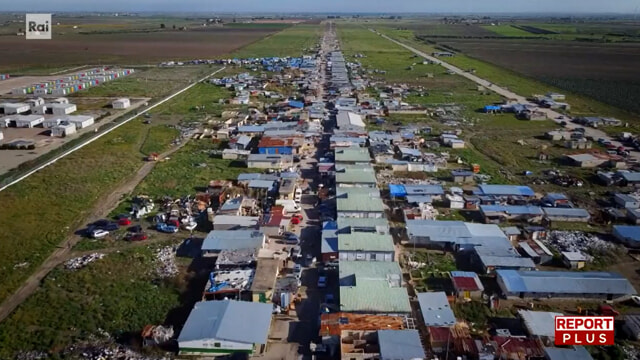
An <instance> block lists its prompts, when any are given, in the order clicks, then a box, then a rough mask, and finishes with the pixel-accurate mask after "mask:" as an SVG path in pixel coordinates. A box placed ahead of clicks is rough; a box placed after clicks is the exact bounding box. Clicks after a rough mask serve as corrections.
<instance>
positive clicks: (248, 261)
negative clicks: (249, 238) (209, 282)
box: [216, 248, 258, 269]
mask: <svg viewBox="0 0 640 360" xmlns="http://www.w3.org/2000/svg"><path fill="white" fill-rule="evenodd" d="M257 259H258V248H247V249H225V250H222V251H220V253H219V254H218V257H217V258H216V268H222V269H224V268H236V267H243V266H244V267H247V266H253V265H255V263H256V260H257Z"/></svg>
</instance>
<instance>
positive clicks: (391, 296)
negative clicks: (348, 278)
mask: <svg viewBox="0 0 640 360" xmlns="http://www.w3.org/2000/svg"><path fill="white" fill-rule="evenodd" d="M340 310H341V311H345V312H360V313H371V314H376V313H378V314H401V313H411V305H410V304H409V294H408V293H407V289H406V288H403V287H389V283H388V282H387V281H381V280H361V281H358V283H357V286H341V287H340Z"/></svg>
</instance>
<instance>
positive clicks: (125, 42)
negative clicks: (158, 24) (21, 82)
mask: <svg viewBox="0 0 640 360" xmlns="http://www.w3.org/2000/svg"><path fill="white" fill-rule="evenodd" d="M55 29H56V28H55V27H54V35H53V39H52V40H49V41H45V42H33V41H27V40H25V39H24V38H23V37H19V36H2V39H1V40H0V51H2V52H3V53H5V57H4V61H3V64H4V65H3V66H2V67H0V71H2V72H9V71H10V72H12V73H21V72H28V71H30V70H33V69H34V68H37V69H42V70H46V68H52V69H55V68H59V67H61V66H63V65H64V66H66V67H72V66H78V65H86V64H127V65H129V64H138V63H143V64H149V63H151V64H155V63H158V62H161V61H167V60H180V59H199V58H215V57H219V56H221V55H223V54H227V53H229V52H232V51H234V50H237V49H239V48H241V47H243V46H246V45H248V44H251V43H253V42H256V41H257V40H260V39H261V38H263V37H265V36H266V35H269V34H272V33H274V32H277V31H278V30H281V29H282V28H279V27H273V26H259V27H258V26H256V27H210V28H205V29H197V30H187V31H179V30H173V29H166V30H163V31H159V30H158V31H155V30H154V31H149V32H142V31H140V32H127V33H125V34H123V32H122V31H117V32H106V33H105V32H96V33H80V32H76V33H70V32H69V33H64V34H58V33H56V30H55Z"/></svg>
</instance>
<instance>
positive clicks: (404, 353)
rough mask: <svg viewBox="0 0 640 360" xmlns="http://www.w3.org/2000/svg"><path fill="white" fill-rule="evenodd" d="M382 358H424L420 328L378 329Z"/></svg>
mask: <svg viewBox="0 0 640 360" xmlns="http://www.w3.org/2000/svg"><path fill="white" fill-rule="evenodd" d="M378 344H379V346H380V360H414V359H424V358H426V355H425V353H424V348H423V347H422V343H421V341H420V334H419V333H418V330H378Z"/></svg>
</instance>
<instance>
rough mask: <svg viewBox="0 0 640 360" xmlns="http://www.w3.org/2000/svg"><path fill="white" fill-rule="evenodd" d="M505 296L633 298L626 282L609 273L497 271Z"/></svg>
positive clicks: (615, 274) (631, 287)
mask: <svg viewBox="0 0 640 360" xmlns="http://www.w3.org/2000/svg"><path fill="white" fill-rule="evenodd" d="M496 273H497V275H498V277H499V278H501V279H502V282H503V283H504V285H505V290H506V291H507V292H508V293H520V292H526V293H550V294H553V293H559V294H614V295H634V294H636V290H635V289H634V288H633V286H632V285H631V283H629V280H627V279H626V278H624V277H623V276H622V275H620V274H617V273H612V272H595V271H594V272H577V271H576V272H573V271H516V270H496Z"/></svg>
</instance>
